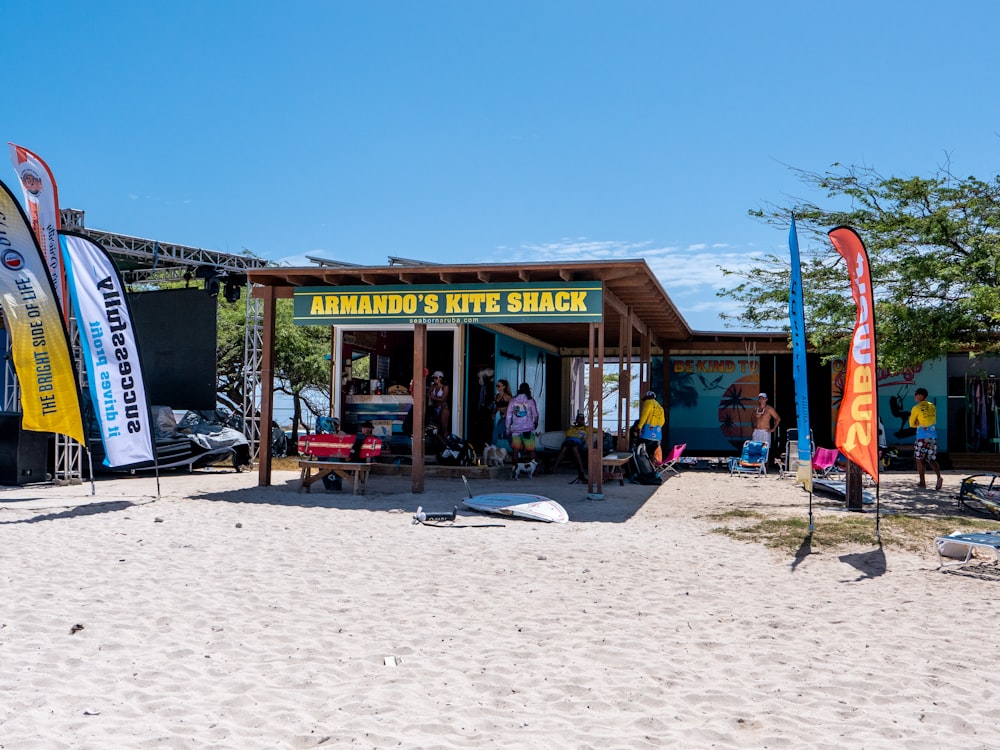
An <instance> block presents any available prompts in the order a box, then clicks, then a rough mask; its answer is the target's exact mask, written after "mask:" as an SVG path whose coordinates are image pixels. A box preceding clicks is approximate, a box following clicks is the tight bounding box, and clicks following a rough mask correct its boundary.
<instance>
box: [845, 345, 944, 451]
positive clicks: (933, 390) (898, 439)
mask: <svg viewBox="0 0 1000 750" xmlns="http://www.w3.org/2000/svg"><path fill="white" fill-rule="evenodd" d="M846 374H847V365H846V363H845V362H844V360H842V359H835V360H833V361H832V362H831V363H830V376H831V378H832V386H833V388H832V394H833V399H832V404H831V412H830V422H831V425H832V426H835V425H836V424H837V412H838V411H839V410H840V401H841V397H842V396H843V393H844V377H845V376H846ZM917 388H926V389H927V392H928V401H930V402H931V403H932V404H934V405H935V406H936V407H937V445H938V450H939V451H946V450H948V420H947V419H946V415H947V403H948V398H947V396H948V365H947V361H946V360H945V359H943V358H942V359H936V360H929V361H927V362H924V363H923V364H920V365H917V366H916V367H912V368H907V369H905V370H901V371H899V372H896V371H893V370H886V369H884V368H881V367H880V368H879V369H878V413H879V417H880V419H881V420H882V426H883V427H884V428H885V437H886V443H887V444H888V445H890V446H898V445H911V446H912V445H913V442H914V436H915V435H916V433H917V431H916V429H915V428H913V427H910V409H911V408H912V406H913V404H914V403H915V401H914V400H913V393H914V392H915V391H916V390H917ZM831 430H832V428H831ZM828 439H829V440H830V441H831V442H832V440H833V434H832V431H831V434H830V435H829V436H828Z"/></svg>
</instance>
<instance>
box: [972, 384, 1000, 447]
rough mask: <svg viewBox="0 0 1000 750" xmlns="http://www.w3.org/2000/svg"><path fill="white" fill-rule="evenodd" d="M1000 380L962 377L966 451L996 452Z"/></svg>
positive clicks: (999, 433) (999, 435) (999, 438)
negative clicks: (963, 380)
mask: <svg viewBox="0 0 1000 750" xmlns="http://www.w3.org/2000/svg"><path fill="white" fill-rule="evenodd" d="M998 401H1000V378H998V377H997V376H996V375H985V376H978V375H966V376H965V407H966V409H965V414H966V417H965V418H966V424H965V428H966V431H965V434H966V441H965V442H966V449H967V450H969V451H973V452H986V451H1000V411H998V409H997V406H998Z"/></svg>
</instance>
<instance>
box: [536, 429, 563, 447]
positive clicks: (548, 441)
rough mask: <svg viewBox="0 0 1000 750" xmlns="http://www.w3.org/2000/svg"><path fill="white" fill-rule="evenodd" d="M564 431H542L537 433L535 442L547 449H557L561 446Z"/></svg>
mask: <svg viewBox="0 0 1000 750" xmlns="http://www.w3.org/2000/svg"><path fill="white" fill-rule="evenodd" d="M565 439H566V433H565V432H563V431H562V430H560V431H558V432H542V433H540V434H539V435H538V438H537V440H536V443H537V444H538V445H539V446H540V447H542V448H544V449H545V450H548V451H558V450H559V449H560V448H562V444H563V441H564V440H565Z"/></svg>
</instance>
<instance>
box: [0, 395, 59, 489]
mask: <svg viewBox="0 0 1000 750" xmlns="http://www.w3.org/2000/svg"><path fill="white" fill-rule="evenodd" d="M48 463H49V433H47V432H32V431H31V430H22V429H21V415H20V414H19V413H18V412H9V411H0V484H5V485H12V484H30V483H32V482H44V481H46V479H47V478H48V476H47V474H46V470H47V468H48Z"/></svg>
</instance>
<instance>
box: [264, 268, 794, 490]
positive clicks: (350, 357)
mask: <svg viewBox="0 0 1000 750" xmlns="http://www.w3.org/2000/svg"><path fill="white" fill-rule="evenodd" d="M391 260H392V259H390V261H391ZM247 276H248V280H249V281H250V283H251V284H252V285H253V294H254V295H255V297H256V298H258V299H260V300H261V301H262V303H263V332H262V342H263V343H262V362H263V364H262V368H261V372H262V386H263V387H262V391H261V392H262V404H261V420H262V422H263V423H265V424H268V423H270V420H271V415H272V409H273V403H272V400H271V394H272V389H273V385H272V375H271V373H272V370H273V367H272V362H273V357H274V339H273V337H274V315H275V303H276V301H277V300H278V299H291V300H293V304H294V320H295V324H296V325H321V326H327V327H329V328H330V329H331V350H332V355H331V385H332V386H334V387H333V388H332V389H331V390H332V392H333V399H332V400H333V403H332V405H331V409H332V410H333V411H334V412H335V413H336V414H337V415H338V416H339V417H340V418H341V419H342V420H343V421H344V422H345V423H347V424H351V423H358V422H361V421H367V420H370V421H372V422H373V424H376V425H377V427H378V429H379V430H380V432H381V434H382V436H383V437H385V438H387V439H388V440H389V442H390V444H392V445H393V446H394V447H395V446H398V447H400V448H405V447H408V448H409V451H410V454H411V456H412V466H413V468H412V472H411V476H412V484H413V491H414V492H420V491H422V490H423V463H424V460H423V459H424V455H425V447H424V444H423V440H420V439H417V440H414V441H413V443H412V445H408V446H407V445H405V444H406V441H407V438H408V436H409V435H417V436H420V435H423V434H424V433H425V426H426V425H427V424H428V414H427V410H426V403H425V398H424V397H423V394H424V388H425V383H426V374H427V373H433V372H440V373H442V374H443V375H444V376H445V379H446V382H448V383H449V384H450V393H451V398H452V400H451V403H450V405H449V406H450V412H449V420H450V421H449V422H448V423H447V425H446V427H445V428H446V429H447V428H450V429H451V430H452V431H454V432H458V433H461V434H463V435H468V436H470V437H471V438H476V439H483V436H484V435H485V434H486V432H485V431H486V429H487V423H486V422H485V421H484V420H483V415H482V413H481V412H480V406H481V405H482V400H483V397H484V395H492V383H493V382H495V381H496V380H498V379H501V378H502V379H505V380H507V381H508V382H509V383H510V384H511V387H512V389H514V390H516V389H517V386H518V384H519V383H522V382H526V383H528V384H529V385H531V386H532V391H533V395H534V396H535V397H536V400H537V401H538V403H539V410H540V413H541V416H540V424H539V429H542V430H558V429H562V428H563V427H564V426H565V424H567V423H568V422H569V421H570V418H571V415H572V412H573V410H574V409H576V410H579V411H583V412H584V414H585V415H586V416H587V420H588V426H589V428H590V429H591V430H593V431H595V432H596V433H598V434H601V433H603V432H604V431H605V428H606V426H605V424H604V418H603V415H602V385H603V377H604V372H605V362H606V361H609V362H612V361H613V362H617V363H618V366H619V373H620V377H619V396H618V397H619V409H618V423H617V424H615V425H609V426H607V427H609V428H610V429H609V431H610V432H612V434H614V435H616V436H618V438H619V439H626V438H624V436H625V434H626V432H627V425H628V424H630V423H631V420H632V419H633V418H634V417H633V414H632V413H631V412H632V411H634V408H633V407H632V406H631V402H632V400H633V394H632V393H631V392H630V387H631V373H632V369H633V366H634V367H636V368H637V370H638V375H639V378H638V379H639V388H638V390H639V393H642V392H644V391H645V390H648V389H650V388H652V389H654V390H656V391H657V392H658V393H660V394H663V393H665V388H666V377H665V373H664V368H663V367H662V361H663V356H664V355H665V354H666V355H669V353H670V352H671V351H672V350H674V349H679V350H684V349H689V348H690V347H692V346H693V345H697V346H698V347H699V349H700V350H701V351H702V352H705V353H710V354H712V353H738V352H745V349H746V347H747V337H746V336H742V337H741V336H740V335H711V334H706V335H704V336H698V335H696V334H695V333H694V332H693V331H692V330H691V329H690V327H689V326H688V325H687V323H686V322H685V321H684V319H683V317H682V316H681V315H680V313H679V312H678V311H677V309H676V308H675V307H674V305H673V303H672V302H671V300H670V298H669V297H668V296H667V294H666V292H665V291H664V290H663V287H662V286H661V285H660V282H659V281H658V279H657V278H656V277H655V276H654V275H653V273H652V271H651V270H650V268H649V266H648V265H647V263H646V262H645V261H644V260H618V261H579V262H568V263H559V264H554V263H537V264H524V263H518V264H489V265H484V264H469V265H441V264H431V263H415V262H404V263H393V262H390V264H389V265H385V266H356V265H347V264H344V265H340V264H333V263H331V264H321V265H317V266H314V267H300V268H272V267H268V268H259V269H253V270H251V271H250V272H248V274H247ZM749 336H750V337H751V338H752V339H753V340H754V346H755V347H759V348H762V349H766V350H774V351H778V350H783V349H784V348H785V347H786V346H787V344H786V341H787V338H786V336H785V335H784V334H761V335H754V334H749ZM654 357H656V358H657V359H658V365H659V366H658V367H656V368H655V371H654ZM358 373H364V377H362V378H359V377H358V376H357V374H358ZM574 381H575V382H584V381H585V382H586V383H587V386H588V387H587V389H586V390H587V394H588V395H587V397H586V400H585V401H582V400H581V399H580V396H579V394H578V393H574V389H573V388H572V383H573V382H574ZM407 416H409V418H408V419H407V429H406V430H404V429H403V421H404V419H405V418H407ZM435 416H436V415H435ZM634 416H637V414H636V415H634ZM410 422H412V426H411V425H410ZM588 460H589V461H590V466H589V467H588V468H589V472H588V473H589V475H590V477H591V480H590V486H589V487H588V492H589V493H591V494H595V495H599V494H600V493H601V492H602V478H601V476H602V471H601V456H600V452H599V451H590V452H589V453H588ZM270 481H271V463H270V457H269V456H268V455H267V454H266V452H262V454H261V456H260V465H259V482H260V484H261V485H268V484H270Z"/></svg>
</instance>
